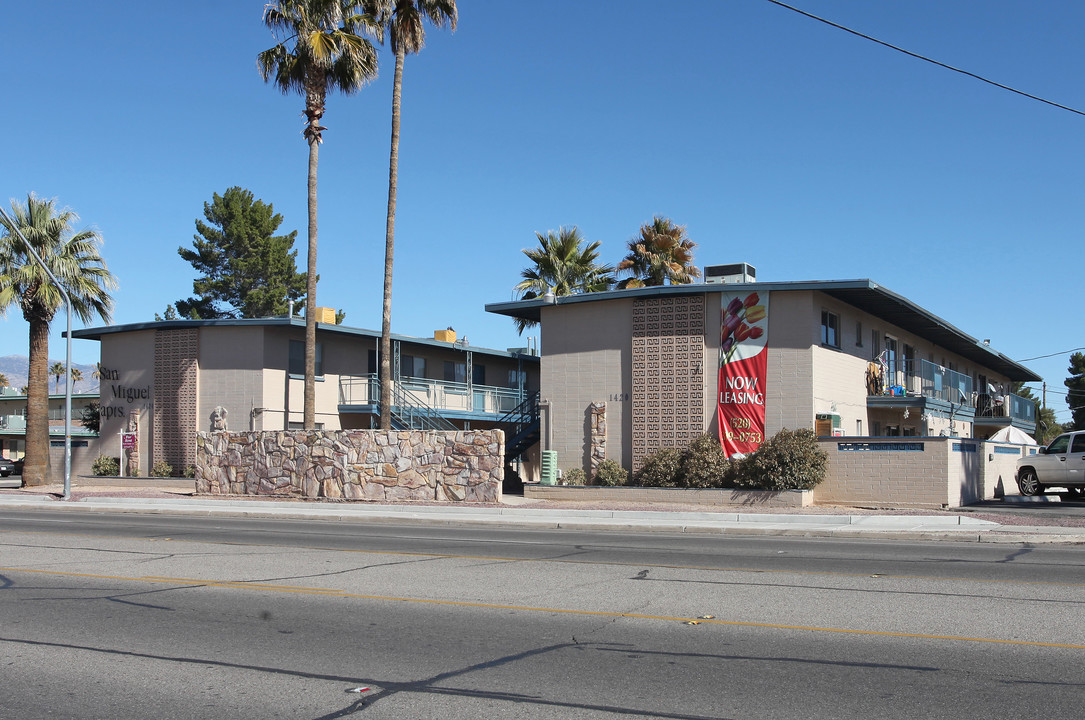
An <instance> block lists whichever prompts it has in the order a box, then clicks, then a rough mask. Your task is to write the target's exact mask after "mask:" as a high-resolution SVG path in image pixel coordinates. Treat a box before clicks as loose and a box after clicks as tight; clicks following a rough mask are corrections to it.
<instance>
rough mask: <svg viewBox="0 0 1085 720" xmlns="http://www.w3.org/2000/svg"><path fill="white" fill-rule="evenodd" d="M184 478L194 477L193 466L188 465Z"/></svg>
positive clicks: (194, 469) (194, 468)
mask: <svg viewBox="0 0 1085 720" xmlns="http://www.w3.org/2000/svg"><path fill="white" fill-rule="evenodd" d="M185 477H186V478H194V477H196V466H195V465H189V466H188V467H186V468H185Z"/></svg>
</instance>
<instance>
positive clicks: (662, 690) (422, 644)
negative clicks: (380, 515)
mask: <svg viewBox="0 0 1085 720" xmlns="http://www.w3.org/2000/svg"><path fill="white" fill-rule="evenodd" d="M1083 553H1085V549H1078V548H1060V547H1037V548H1029V547H1015V546H994V545H970V544H960V543H945V544H939V543H931V542H924V543H914V544H909V543H899V542H873V541H872V542H859V541H840V540H803V539H791V538H764V539H759V538H748V537H747V538H737V537H727V536H687V535H666V534H662V533H659V534H637V535H625V534H619V533H580V532H565V531H555V530H549V531H517V530H510V529H494V530H489V529H483V528H470V529H466V528H464V529H458V528H449V527H423V526H411V525H403V526H392V525H379V526H367V525H364V524H350V525H343V524H336V523H321V522H299V521H272V520H251V519H236V520H235V519H215V518H184V519H179V518H170V517H167V516H147V517H142V516H135V515H123V516H118V515H93V514H82V513H79V514H76V513H71V512H66V513H49V512H27V511H20V512H12V511H4V512H3V513H0V667H2V668H3V671H2V673H0V677H2V682H0V707H2V708H4V710H3V715H4V716H7V717H19V718H45V717H49V718H53V717H59V718H66V717H70V718H148V717H170V718H339V717H359V718H361V717H369V718H480V717H487V718H489V717H500V718H528V717H530V718H543V717H545V718H612V717H659V718H802V717H819V718H858V717H862V718H926V717H929V718H941V717H954V718H956V717H962V716H963V717H981V716H992V717H1013V716H1018V717H1038V716H1041V715H1042V716H1044V717H1047V718H1071V717H1072V718H1078V717H1080V714H1081V713H1080V708H1081V706H1082V705H1083V703H1085V623H1082V622H1081V619H1082V617H1083V603H1085V595H1083V592H1082V591H1083V589H1085V554H1083ZM702 616H712V617H702ZM690 622H696V623H697V624H689V623H690ZM361 688H368V689H366V690H363V691H361V692H349V691H351V690H356V689H361Z"/></svg>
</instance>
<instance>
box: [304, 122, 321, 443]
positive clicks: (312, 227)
mask: <svg viewBox="0 0 1085 720" xmlns="http://www.w3.org/2000/svg"><path fill="white" fill-rule="evenodd" d="M318 120H319V118H314V119H312V120H311V121H310V125H313V126H315V125H316V124H317V122H318ZM319 135H320V133H319V132H317V133H314V134H310V135H309V137H308V140H309V251H308V257H307V258H306V273H307V274H306V282H305V394H304V400H303V403H304V405H303V409H302V410H303V411H302V427H304V428H305V429H306V430H313V429H314V428H316V168H317V156H318V155H319V147H320V137H319Z"/></svg>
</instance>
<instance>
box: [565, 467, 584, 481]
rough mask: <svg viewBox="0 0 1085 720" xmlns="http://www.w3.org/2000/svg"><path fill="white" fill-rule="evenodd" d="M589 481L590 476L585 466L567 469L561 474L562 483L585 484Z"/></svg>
mask: <svg viewBox="0 0 1085 720" xmlns="http://www.w3.org/2000/svg"><path fill="white" fill-rule="evenodd" d="M587 482H588V476H587V475H586V474H585V473H584V469H583V468H573V469H571V470H566V471H565V472H564V473H562V476H561V484H562V485H584V484H586V483H587Z"/></svg>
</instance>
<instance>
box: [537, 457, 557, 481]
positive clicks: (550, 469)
mask: <svg viewBox="0 0 1085 720" xmlns="http://www.w3.org/2000/svg"><path fill="white" fill-rule="evenodd" d="M539 484H540V485H557V484H558V451H557V450H543V451H542V472H540V473H539Z"/></svg>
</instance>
